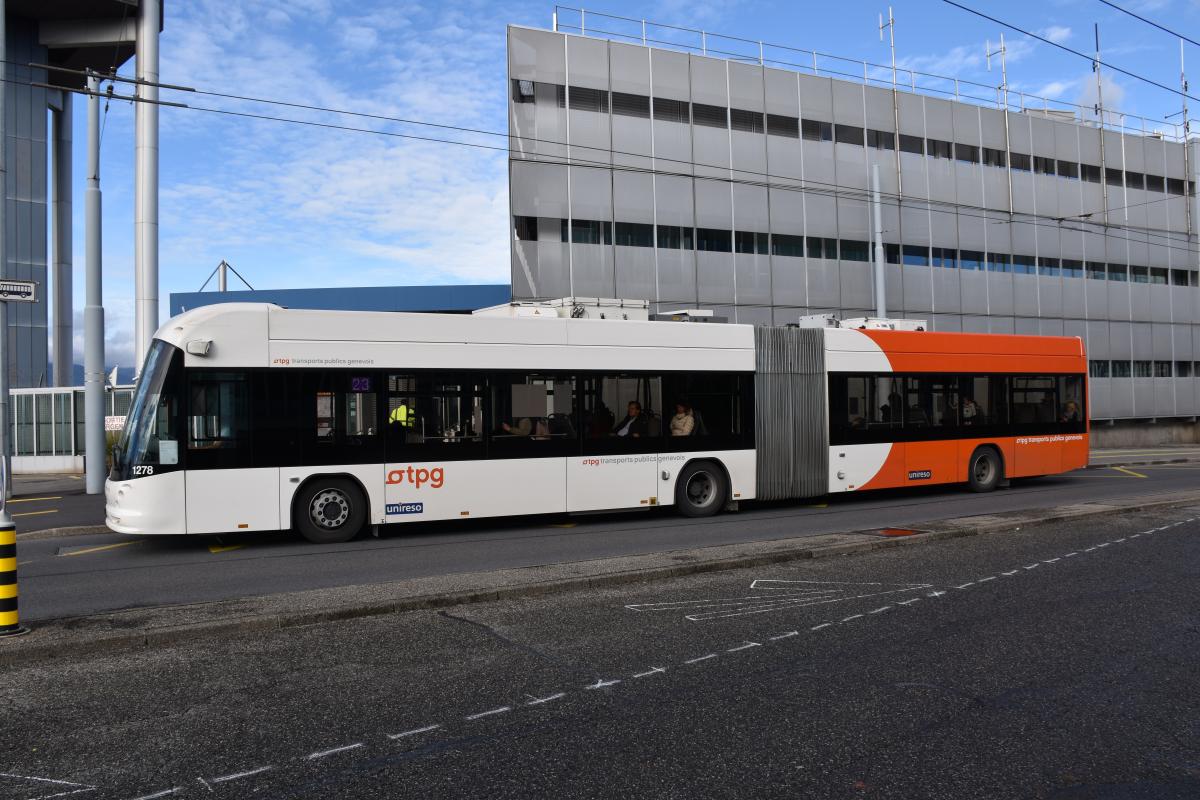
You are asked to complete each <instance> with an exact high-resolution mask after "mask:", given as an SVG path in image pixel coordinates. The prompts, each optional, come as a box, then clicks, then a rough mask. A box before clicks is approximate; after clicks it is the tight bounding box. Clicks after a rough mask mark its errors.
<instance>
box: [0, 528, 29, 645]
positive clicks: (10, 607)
mask: <svg viewBox="0 0 1200 800" xmlns="http://www.w3.org/2000/svg"><path fill="white" fill-rule="evenodd" d="M28 632H29V631H28V629H26V628H22V627H21V623H20V622H19V621H18V617H17V528H16V526H15V525H13V524H12V523H11V522H6V523H0V636H13V635H16V634H19V633H28Z"/></svg>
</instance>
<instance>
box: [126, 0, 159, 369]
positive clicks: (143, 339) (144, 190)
mask: <svg viewBox="0 0 1200 800" xmlns="http://www.w3.org/2000/svg"><path fill="white" fill-rule="evenodd" d="M161 20H162V5H161V2H160V0H141V2H140V3H139V4H138V22H137V48H136V55H137V78H138V80H139V81H147V82H148V83H139V84H138V85H137V96H138V97H139V98H140V99H141V100H142V101H145V102H138V103H134V155H135V161H134V171H135V175H134V203H133V213H134V223H133V225H134V268H133V283H134V348H135V349H134V358H135V360H136V362H137V363H136V367H137V370H138V373H139V374H140V373H141V370H142V362H143V361H145V359H146V351H148V350H149V349H150V342H151V340H152V339H153V338H154V332H155V331H156V330H158V86H157V85H155V84H157V83H158V30H159V27H160V22H161Z"/></svg>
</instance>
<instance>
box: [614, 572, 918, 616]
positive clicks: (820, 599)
mask: <svg viewBox="0 0 1200 800" xmlns="http://www.w3.org/2000/svg"><path fill="white" fill-rule="evenodd" d="M889 586H898V587H900V588H896V589H888V588H886V587H889ZM931 586H932V584H928V583H907V584H895V583H877V582H867V583H860V582H851V581H793V580H782V579H779V580H776V579H758V580H754V581H751V583H750V588H751V589H752V590H754V589H757V590H760V591H762V590H773V591H770V592H769V593H764V594H757V595H748V596H743V597H728V598H709V599H704V600H675V601H670V602H666V603H632V604H627V605H626V606H625V608H627V609H629V610H630V611H688V610H692V611H693V613H691V614H684V619H686V620H689V621H691V622H704V621H707V620H711V619H721V618H726V617H740V616H747V615H750V614H765V613H768V612H771V611H778V610H781V609H789V608H798V607H807V606H815V605H822V604H825V603H841V602H845V601H848V600H860V599H863V598H865V597H876V596H879V595H885V594H896V593H898V592H915V591H919V590H922V589H928V588H930V587H931ZM844 587H872V588H875V587H880V590H876V591H871V592H866V593H862V594H847V592H848V591H854V589H853V588H844Z"/></svg>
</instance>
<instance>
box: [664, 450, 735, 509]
mask: <svg viewBox="0 0 1200 800" xmlns="http://www.w3.org/2000/svg"><path fill="white" fill-rule="evenodd" d="M728 497H729V484H728V482H726V480H725V473H724V472H723V471H722V469H721V468H720V467H718V466H717V465H716V464H714V463H713V462H711V461H697V462H695V463H694V464H688V465H687V466H686V467H684V468H683V472H681V473H679V480H678V481H676V483H675V505H676V506H677V507H678V508H679V513H680V514H683V515H684V516H685V517H711V516H712V515H713V514H716V513H717V512H718V511H720V510H721V509H722V508H724V507H725V501H726V500H727V499H728Z"/></svg>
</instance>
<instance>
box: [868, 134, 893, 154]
mask: <svg viewBox="0 0 1200 800" xmlns="http://www.w3.org/2000/svg"><path fill="white" fill-rule="evenodd" d="M867 147H874V148H875V149H876V150H895V149H896V135H895V134H894V133H892V132H891V131H876V130H868V131H867Z"/></svg>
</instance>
